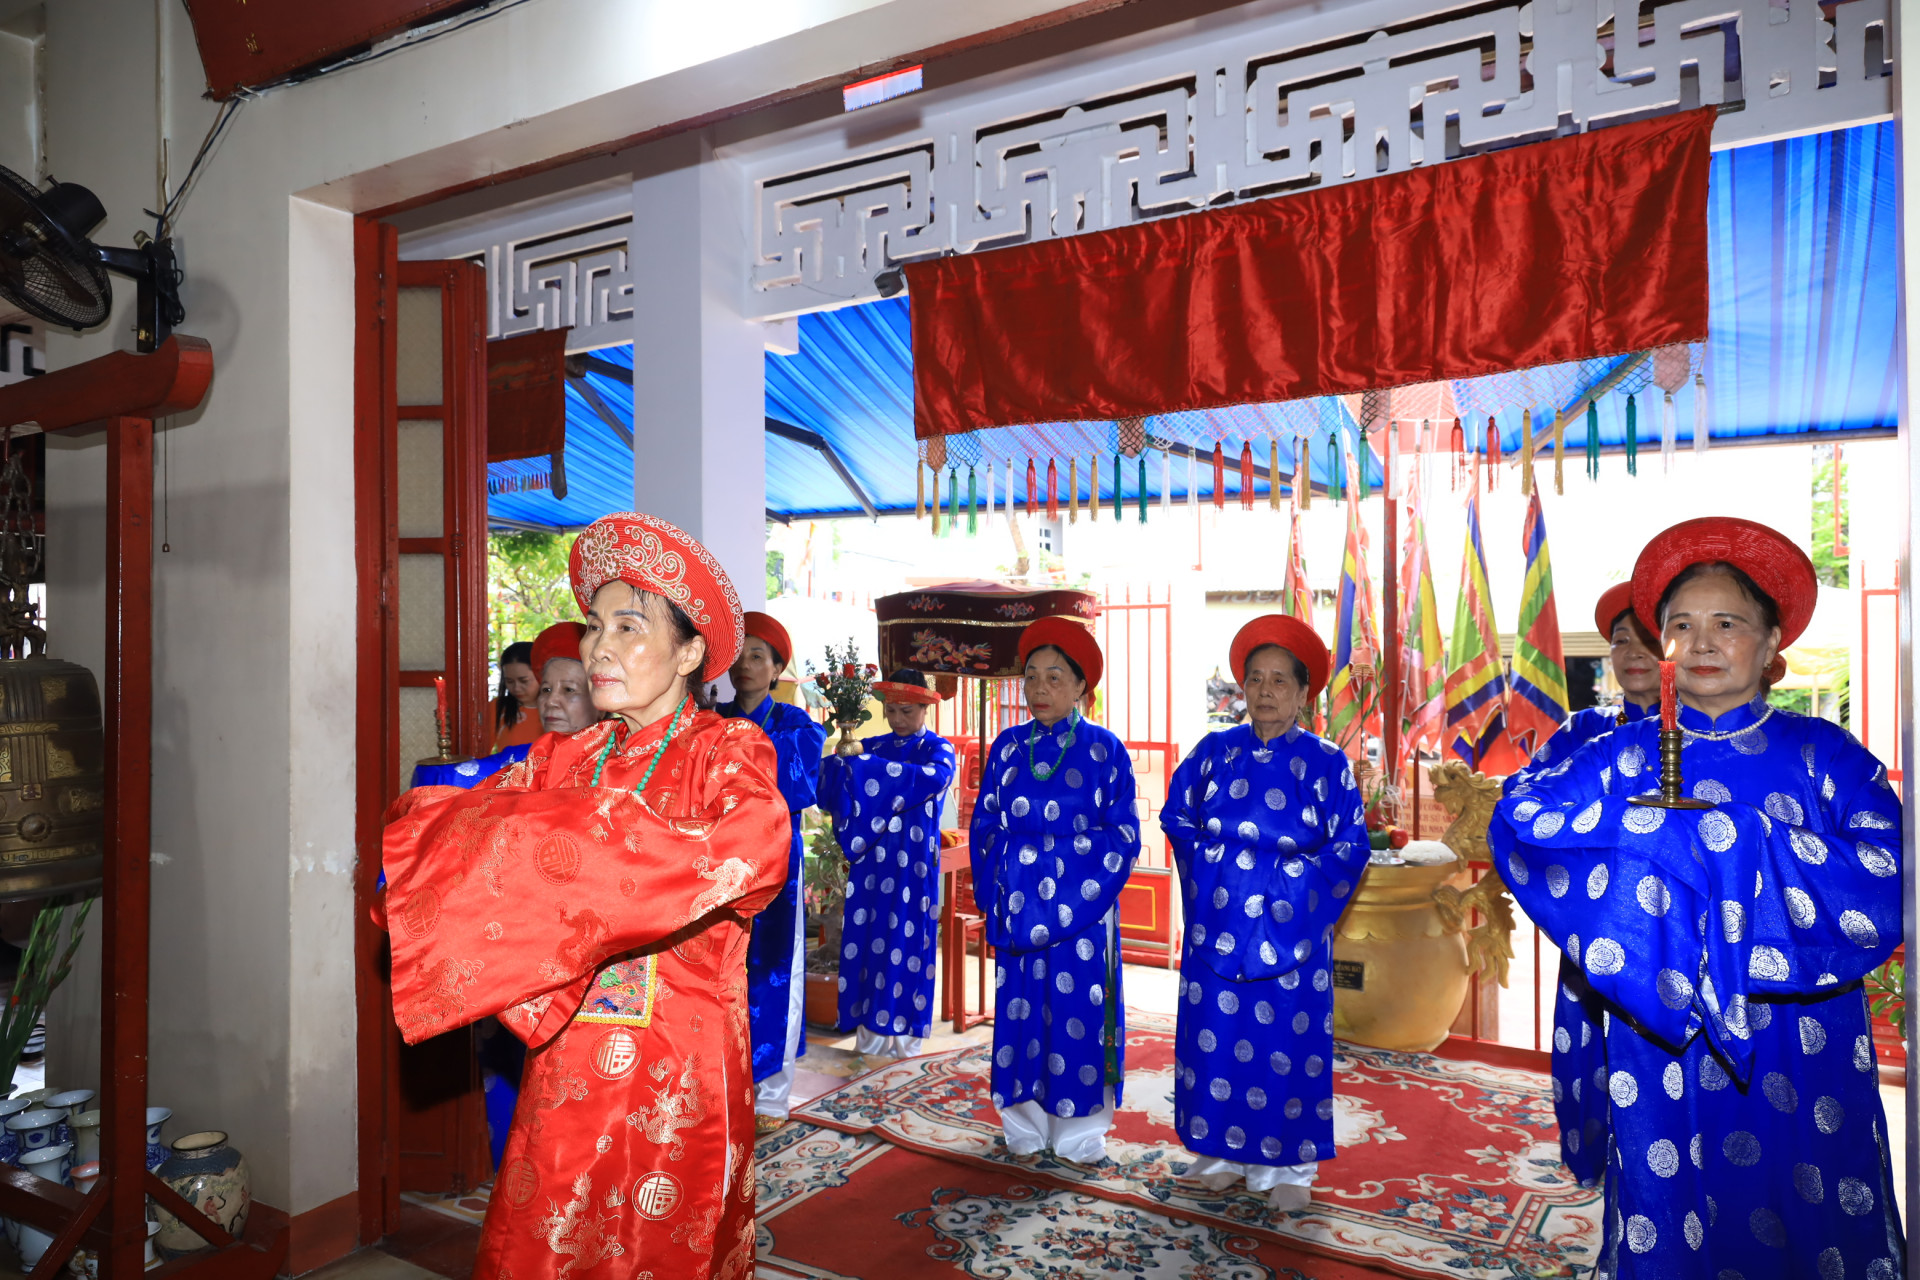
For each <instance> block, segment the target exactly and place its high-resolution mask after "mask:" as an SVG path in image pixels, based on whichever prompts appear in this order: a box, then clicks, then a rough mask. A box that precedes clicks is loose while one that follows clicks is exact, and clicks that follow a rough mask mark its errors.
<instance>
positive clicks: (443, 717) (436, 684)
mask: <svg viewBox="0 0 1920 1280" xmlns="http://www.w3.org/2000/svg"><path fill="white" fill-rule="evenodd" d="M433 698H434V702H435V704H436V706H437V709H438V711H439V715H440V725H441V727H442V728H445V727H446V723H447V679H446V677H445V676H435V677H434V678H433Z"/></svg>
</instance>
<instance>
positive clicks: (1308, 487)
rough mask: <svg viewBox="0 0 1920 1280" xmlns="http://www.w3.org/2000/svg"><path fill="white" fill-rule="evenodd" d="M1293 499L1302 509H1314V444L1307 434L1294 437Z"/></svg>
mask: <svg viewBox="0 0 1920 1280" xmlns="http://www.w3.org/2000/svg"><path fill="white" fill-rule="evenodd" d="M1293 500H1294V501H1295V502H1297V503H1298V504H1299V505H1300V509H1301V510H1302V511H1311V510H1312V509H1313V445H1312V443H1311V442H1310V441H1309V439H1308V437H1306V436H1295V437H1294V438H1293Z"/></svg>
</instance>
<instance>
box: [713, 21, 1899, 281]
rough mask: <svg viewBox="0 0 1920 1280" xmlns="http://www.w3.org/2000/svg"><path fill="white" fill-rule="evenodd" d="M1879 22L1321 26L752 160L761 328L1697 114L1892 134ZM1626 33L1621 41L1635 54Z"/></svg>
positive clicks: (1124, 62) (1180, 50)
mask: <svg viewBox="0 0 1920 1280" xmlns="http://www.w3.org/2000/svg"><path fill="white" fill-rule="evenodd" d="M1888 3H1889V0H1841V3H1839V4H1838V5H1836V6H1835V7H1834V17H1833V20H1832V21H1828V20H1827V19H1826V18H1825V17H1824V16H1823V15H1822V13H1821V9H1820V6H1819V4H1818V3H1816V2H1815V0H1633V3H1627V2H1625V0H1619V2H1616V0H1535V2H1533V3H1526V4H1512V5H1508V6H1505V7H1500V8H1495V9H1491V10H1486V11H1482V12H1471V11H1469V10H1464V9H1461V8H1458V7H1456V8H1453V9H1439V10H1432V11H1429V13H1428V14H1427V15H1426V16H1424V17H1421V16H1419V15H1418V13H1417V11H1416V12H1415V13H1412V14H1406V13H1405V8H1404V6H1399V5H1392V4H1386V3H1377V4H1362V5H1352V6H1326V7H1325V8H1324V9H1321V10H1319V11H1317V12H1315V13H1313V14H1311V15H1308V16H1304V17H1303V16H1301V15H1299V14H1298V13H1297V12H1296V13H1295V14H1292V15H1285V14H1283V15H1281V16H1278V17H1268V18H1265V19H1263V20H1261V21H1259V22H1248V23H1242V24H1240V25H1238V26H1234V27H1232V28H1222V29H1220V30H1218V31H1216V32H1214V33H1212V34H1210V35H1195V36H1193V37H1191V38H1187V39H1184V40H1178V41H1173V42H1170V44H1169V46H1168V51H1167V52H1164V53H1160V52H1153V53H1148V54H1146V55H1144V56H1139V55H1133V56H1118V57H1112V58H1107V59H1094V60H1092V61H1093V63H1094V65H1095V66H1096V72H1095V73H1089V72H1087V71H1086V70H1085V69H1083V68H1079V67H1072V68H1068V69H1065V70H1062V71H1059V72H1056V73H1055V74H1052V75H1050V76H1049V75H1041V76H1037V77H1034V78H1033V79H1031V80H1028V81H1024V82H1021V83H1020V84H1018V85H1017V86H1016V87H1014V88H1013V89H1011V90H1008V91H1007V92H1005V93H1003V94H1001V95H999V96H997V97H992V98H987V97H983V96H982V95H978V94H976V95H973V96H972V98H971V100H970V103H963V104H961V105H955V106H951V107H949V108H948V109H946V110H945V111H942V110H940V109H938V108H937V106H936V104H935V103H934V102H933V101H928V102H926V103H925V104H924V115H923V116H922V117H921V118H920V119H918V120H917V121H916V123H915V125H914V127H913V128H912V131H911V132H904V133H901V134H899V135H896V136H893V137H890V138H886V139H884V141H883V142H882V143H880V144H879V145H872V144H869V145H865V146H863V147H861V148H860V149H859V151H858V152H857V153H856V152H854V151H852V150H851V149H847V148H840V149H839V150H840V154H839V155H834V154H823V152H822V151H821V149H820V148H818V147H813V148H806V147H796V148H794V149H793V151H792V153H791V155H790V157H789V158H784V159H783V155H785V154H786V153H783V152H781V151H778V150H768V151H767V152H765V153H764V154H763V155H762V156H761V157H759V158H758V159H757V162H756V163H754V164H753V165H752V166H751V168H750V171H749V172H750V174H751V176H752V177H753V179H754V183H753V187H754V191H755V199H756V208H755V210H754V215H755V232H754V234H755V236H756V237H757V245H756V248H755V250H754V260H753V263H752V271H751V275H750V278H751V280H752V290H751V297H750V300H749V309H750V311H751V313H752V314H754V315H756V316H760V317H769V316H778V315H788V314H793V313H795V312H800V311H807V310H813V309H817V308H820V307H831V306H838V305H842V304H844V303H846V302H850V301H857V300H863V299H868V298H872V297H876V296H878V290H877V289H876V288H875V287H874V285H873V277H874V275H875V274H876V273H877V272H879V271H882V270H885V269H886V268H888V267H889V266H892V265H895V264H897V263H900V262H903V261H909V260H912V259H914V258H920V257H927V256H930V255H935V254H939V253H943V252H948V251H952V252H960V253H967V252H971V251H973V250H975V249H980V248H989V247H996V246H1000V245H1006V244H1018V243H1023V242H1027V241H1032V240H1043V239H1048V238H1052V237H1058V236H1069V235H1077V234H1080V233H1082V232H1087V231H1099V230H1103V229H1106V228H1110V227H1119V226H1125V225H1128V224H1130V223H1134V222H1139V221H1142V220H1145V219H1148V218H1153V217H1157V216H1164V215H1167V214H1173V213H1183V212H1189V211H1192V210H1195V209H1200V208H1205V207H1208V206H1210V205H1215V204H1222V203H1228V202H1231V201H1235V200H1245V199H1253V198H1261V197H1265V196H1272V195H1279V194H1283V193H1286V192H1291V191H1298V190H1306V189H1310V188H1313V187H1317V186H1324V185H1327V184H1330V183H1335V182H1344V181H1350V180H1355V179H1360V178H1368V177H1373V176H1376V175H1378V174H1385V173H1399V172H1404V171H1406V170H1408V169H1410V168H1413V167H1416V166H1419V165H1425V164H1432V163H1436V162H1438V161H1442V160H1448V159H1454V158H1458V157H1461V156H1468V155H1474V154H1477V153H1479V152H1482V151H1486V150H1492V149H1496V148H1499V147H1505V146H1512V145H1515V144H1518V143H1525V142H1533V141H1538V140H1542V139H1546V138H1551V137H1556V136H1560V135H1564V134H1568V133H1574V132H1579V131H1581V130H1584V129H1588V128H1594V127H1603V126H1605V125H1607V124H1613V123H1621V122H1624V121H1628V120H1634V119H1642V118H1646V117H1651V116H1657V115H1662V114H1667V113H1670V112H1674V111H1679V110H1685V109H1688V108H1691V107H1695V106H1713V107H1716V108H1718V110H1719V111H1720V116H1719V120H1718V122H1717V124H1716V125H1715V129H1714V145H1715V146H1716V147H1725V146H1732V145H1736V144H1738V143H1742V142H1751V141H1757V140H1760V139H1763V138H1771V137H1783V136H1788V135H1791V134H1796V133H1806V132H1812V131H1816V130H1821V129H1831V128H1837V127H1840V126H1843V125H1847V124H1855V123H1860V122H1864V121H1868V120H1874V119H1883V118H1886V117H1887V116H1888V114H1889V113H1890V110H1891V99H1890V86H1891V80H1890V74H1891V63H1890V61H1889V59H1890V57H1891V45H1890V41H1889V39H1888V35H1887V11H1888ZM1395 10H1398V11H1399V12H1398V13H1395ZM1387 14H1393V15H1394V16H1392V17H1391V19H1390V20H1389V19H1387V18H1385V17H1384V15H1387ZM1403 14H1404V15H1405V16H1401V15H1403ZM1616 15H1618V17H1619V20H1620V22H1621V24H1622V25H1627V24H1630V25H1631V31H1630V33H1627V34H1626V35H1625V38H1622V37H1621V36H1619V35H1616ZM1363 18H1364V19H1370V20H1371V21H1372V23H1373V24H1374V25H1371V26H1369V25H1356V24H1360V23H1361V19H1363ZM1092 74H1098V75H1104V76H1108V77H1110V78H1111V80H1112V83H1111V84H1110V85H1108V86H1102V85H1100V84H1098V83H1090V75H1092ZM1050 84H1051V85H1052V86H1053V88H1052V89H1051V90H1050V89H1049V85H1050ZM1050 93H1053V94H1057V95H1058V96H1057V97H1054V98H1052V99H1051V101H1052V102H1054V103H1057V104H1058V105H1049V94H1050ZM903 101H905V100H903Z"/></svg>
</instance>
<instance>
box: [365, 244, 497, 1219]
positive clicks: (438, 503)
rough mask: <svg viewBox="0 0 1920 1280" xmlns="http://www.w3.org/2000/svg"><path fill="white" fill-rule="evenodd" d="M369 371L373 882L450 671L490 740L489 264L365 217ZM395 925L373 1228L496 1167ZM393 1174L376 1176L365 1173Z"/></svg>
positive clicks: (371, 1134) (370, 1149) (376, 1024)
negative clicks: (411, 1196) (422, 1030)
mask: <svg viewBox="0 0 1920 1280" xmlns="http://www.w3.org/2000/svg"><path fill="white" fill-rule="evenodd" d="M358 250H359V252H358V271H359V275H360V279H359V286H360V297H359V313H360V314H359V325H360V334H361V341H360V345H359V350H358V352H357V365H358V367H357V369H356V386H357V392H358V398H359V406H358V409H359V411H358V419H359V421H358V425H357V428H356V440H355V450H356V459H355V461H356V475H355V484H356V490H357V492H356V506H357V521H356V523H357V529H356V543H357V547H358V552H359V557H360V600H359V606H360V617H359V629H358V632H359V666H360V678H359V718H360V743H359V779H360V785H359V794H358V806H359V831H360V850H361V858H360V882H361V883H360V888H361V890H362V892H363V893H364V894H365V895H367V896H368V897H369V898H370V897H371V893H372V880H373V879H374V878H375V877H377V875H378V869H379V860H380V823H379V815H380V814H381V813H382V811H383V810H384V809H385V808H386V806H387V804H388V803H390V802H391V800H392V799H393V797H394V796H396V795H398V794H399V792H400V791H401V790H402V789H403V788H404V787H405V786H406V785H407V784H408V781H409V779H410V776H411V774H412V771H413V766H414V764H415V762H416V761H418V760H421V759H424V758H426V757H429V756H432V755H434V754H436V753H437V752H438V749H439V747H438V741H437V738H438V728H437V724H436V722H435V718H434V705H435V692H434V684H433V682H434V680H435V678H436V677H442V678H444V679H445V680H446V682H447V702H448V717H447V718H448V721H449V724H448V729H449V732H450V733H451V735H452V738H453V743H454V750H455V751H456V752H464V753H466V754H471V755H479V754H482V753H484V752H485V751H486V749H487V745H488V738H489V734H490V731H491V725H490V724H489V723H488V720H487V701H488V700H487V688H486V680H487V657H488V655H487V652H486V459H487V421H486V389H487V387H486V325H485V315H484V309H483V307H484V296H485V295H484V290H485V277H484V274H483V273H482V271H481V269H480V268H479V267H477V266H475V265H473V264H471V263H465V262H399V261H397V257H396V246H395V242H394V237H393V233H392V230H391V229H390V228H386V227H382V226H379V225H377V224H372V223H363V224H362V226H361V229H360V239H359V245H358ZM384 952H385V948H384V940H383V939H381V938H379V937H377V936H376V937H372V938H367V937H364V936H363V939H362V945H361V947H360V957H361V970H362V972H361V988H360V1004H361V1018H360V1033H361V1034H360V1048H361V1064H362V1065H361V1082H362V1092H361V1097H362V1100H363V1101H362V1115H361V1170H362V1182H363V1195H362V1232H363V1236H362V1238H363V1239H373V1238H377V1236H378V1235H380V1234H384V1232H385V1231H386V1230H387V1229H390V1228H391V1226H392V1223H393V1219H394V1216H395V1215H396V1214H397V1212H398V1199H399V1194H400V1192H402V1191H431V1192H451V1191H463V1190H466V1189H468V1188H471V1187H473V1186H475V1185H476V1184H478V1183H480V1182H482V1181H484V1180H485V1179H486V1178H487V1177H488V1176H489V1175H490V1173H491V1166H490V1163H489V1156H488V1150H487V1132H486V1117H485V1112H484V1109H483V1105H482V1101H481V1093H480V1078H479V1068H478V1064H477V1062H476V1060H475V1057H474V1052H473V1042H472V1034H471V1032H469V1031H466V1030H462V1031H457V1032H452V1033H449V1034H448V1035H445V1036H441V1037H439V1038H437V1039H436V1040H434V1041H431V1042H429V1043H427V1044H424V1045H420V1046H416V1047H413V1048H408V1047H406V1046H403V1045H402V1044H401V1043H400V1040H399V1034H398V1032H397V1030H396V1029H395V1027H394V1023H393V1016H392V1007H391V991H390V988H389V986H388V984H387V969H386V965H385V954H384ZM370 1176H371V1177H372V1178H375V1179H377V1184H378V1185H377V1189H375V1188H369V1187H368V1186H367V1185H366V1184H367V1182H368V1180H369V1178H370Z"/></svg>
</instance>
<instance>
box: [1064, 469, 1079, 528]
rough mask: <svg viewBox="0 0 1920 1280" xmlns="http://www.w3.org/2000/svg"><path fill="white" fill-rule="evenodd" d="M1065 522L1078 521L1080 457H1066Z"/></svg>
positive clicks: (1076, 522)
mask: <svg viewBox="0 0 1920 1280" xmlns="http://www.w3.org/2000/svg"><path fill="white" fill-rule="evenodd" d="M1067 523H1068V524H1079V523H1080V459H1078V458H1068V459H1067Z"/></svg>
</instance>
